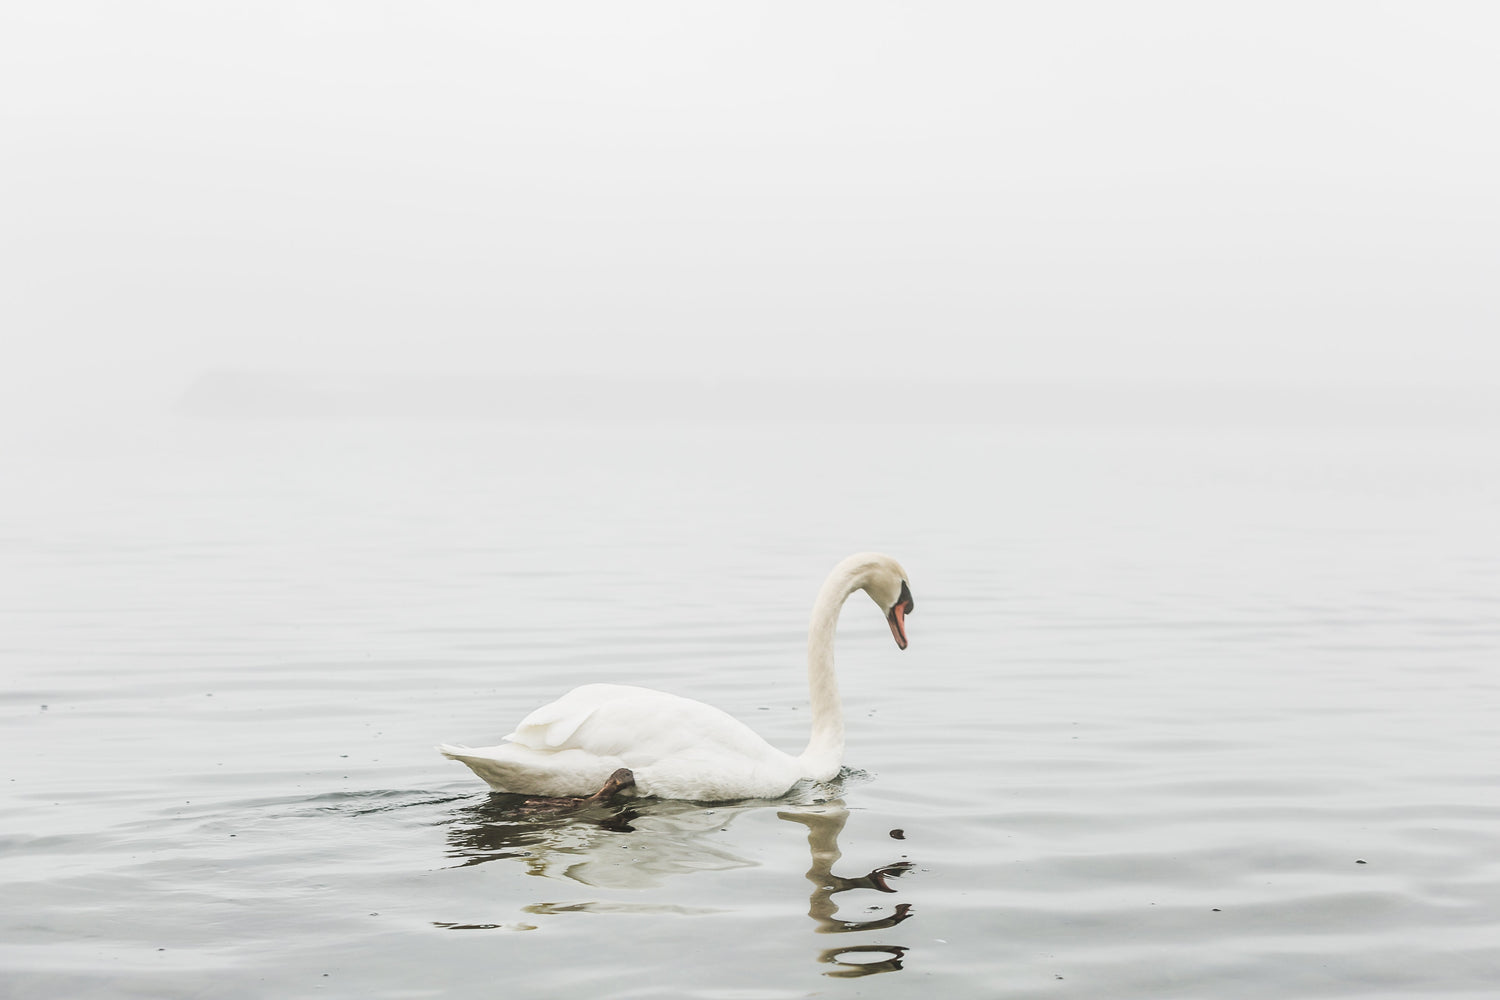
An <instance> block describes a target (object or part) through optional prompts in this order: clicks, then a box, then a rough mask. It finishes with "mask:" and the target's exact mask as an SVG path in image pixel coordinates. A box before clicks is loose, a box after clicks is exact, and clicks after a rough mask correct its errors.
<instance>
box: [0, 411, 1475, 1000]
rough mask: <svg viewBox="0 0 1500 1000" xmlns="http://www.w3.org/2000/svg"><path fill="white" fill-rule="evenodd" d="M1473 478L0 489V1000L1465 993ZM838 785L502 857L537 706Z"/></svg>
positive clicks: (304, 479) (506, 456)
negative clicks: (910, 600) (771, 754)
mask: <svg viewBox="0 0 1500 1000" xmlns="http://www.w3.org/2000/svg"><path fill="white" fill-rule="evenodd" d="M1494 431H1495V428H1494V426H1493V425H1492V424H1488V425H1463V424H1459V423H1456V422H1452V421H1450V422H1446V423H1445V422H1441V421H1440V422H1438V424H1436V425H1432V426H1417V425H1415V424H1413V425H1411V426H1405V425H1401V424H1399V423H1396V424H1392V423H1391V422H1389V421H1386V422H1373V423H1368V424H1364V425H1360V424H1357V423H1356V424H1355V425H1347V424H1346V425H1340V424H1338V423H1336V422H1335V423H1328V422H1325V423H1322V424H1318V423H1316V422H1313V423H1311V424H1307V423H1297V422H1295V421H1293V422H1291V423H1280V424H1278V425H1276V426H1250V425H1244V424H1235V423H1233V422H1229V423H1224V422H1219V423H1216V424H1213V425H1210V426H1202V427H1182V426H1175V427H1174V426H1163V425H1161V424H1160V423H1154V422H1150V421H1148V422H1145V423H1139V422H1138V423H1136V424H1127V425H1125V426H1111V425H1110V424H1109V423H1108V422H1107V421H1103V420H1100V421H1096V422H1089V421H1083V422H1078V423H1074V424H1072V425H1065V424H1064V423H1061V422H1056V421H1053V422H1049V423H1047V424H1046V425H1043V426H1028V425H1026V424H1024V423H1017V422H1010V423H1003V424H995V425H966V426H945V425H927V426H920V425H915V424H913V425H908V426H901V425H898V424H896V423H894V422H877V423H873V424H837V425H836V424H810V425H806V426H800V427H799V426H791V425H764V424H756V423H752V422H743V423H726V424H719V425H715V426H709V427H702V428H697V429H690V428H687V427H672V426H664V425H661V424H652V423H642V424H629V423H627V424H617V425H612V426H611V425H599V424H591V425H580V426H567V425H563V424H548V425H545V426H529V427H528V426H524V425H516V424H511V423H505V422H484V421H471V422H466V421H434V422H422V421H420V420H405V421H386V422H382V421H379V420H371V419H361V420H354V421H348V422H339V421H316V420H309V421H289V422H275V421H234V420H225V421H215V420H202V419H191V418H187V417H174V418H171V419H167V420H164V421H161V422H154V423H151V424H143V425H140V426H124V427H116V428H113V429H111V430H109V431H107V432H105V431H99V432H95V433H90V434H81V433H77V432H59V433H57V434H53V435H51V436H50V437H49V438H48V440H47V444H46V446H45V447H30V448H22V447H16V448H12V449H11V458H12V461H11V471H10V474H9V475H8V476H7V479H8V485H7V486H6V487H5V490H4V496H3V509H0V513H3V517H4V520H3V538H0V556H3V565H4V567H5V569H4V573H3V585H4V601H3V606H4V609H5V611H4V618H3V633H0V656H3V669H4V679H5V685H4V692H3V695H0V713H3V714H0V759H3V760H4V768H3V778H4V781H3V784H0V789H3V798H0V808H3V812H4V816H5V819H4V825H3V840H0V843H3V853H0V896H3V898H4V900H5V906H4V909H3V915H0V985H3V991H0V992H3V993H4V995H6V996H10V997H26V998H29V997H38V998H39V997H56V996H69V997H123V996H139V997H152V998H168V997H197V996H214V997H261V996H280V997H302V996H347V997H422V996H451V995H473V994H477V993H479V992H481V991H496V992H502V993H504V995H507V996H545V997H582V996H587V997H673V996H682V997H706V998H757V997H800V996H811V995H818V996H845V995H862V996H903V997H904V996H913V995H918V991H920V995H931V996H984V997H1099V996H1110V997H1153V998H1156V997H1205V996H1212V997H1216V998H1233V997H1255V998H1261V997H1267V996H1276V997H1377V996H1378V997H1431V996H1433V995H1444V996H1456V997H1461V996H1473V997H1480V996H1485V997H1489V996H1493V995H1494V991H1495V989H1496V988H1497V984H1500V946H1497V944H1496V942H1497V941H1500V847H1497V845H1500V778H1497V774H1496V766H1497V762H1500V745H1497V744H1500V737H1497V735H1496V731H1497V726H1496V724H1495V720H1496V718H1497V717H1500V711H1497V710H1500V681H1497V673H1496V663H1497V657H1496V653H1497V651H1500V599H1497V591H1496V581H1497V578H1500V533H1497V532H1496V531H1495V524H1494V512H1495V511H1496V509H1500V468H1497V464H1496V459H1495V456H1496V454H1497V452H1496V450H1495V448H1494V443H1495V433H1494ZM866 548H878V549H881V550H884V551H888V552H890V553H891V554H893V555H895V556H896V557H897V558H899V559H900V560H901V561H902V562H903V563H904V564H905V565H906V567H907V569H908V571H909V572H910V573H911V582H912V589H913V593H914V595H915V597H916V602H917V610H916V613H915V614H914V615H913V616H912V618H911V620H910V623H909V624H910V634H911V648H910V649H908V650H907V651H906V652H904V653H903V652H899V651H897V650H896V649H895V648H894V645H893V644H892V643H891V641H890V636H889V633H888V632H887V630H886V628H885V626H884V624H883V622H882V621H881V620H880V618H879V617H878V613H877V612H876V610H875V609H874V608H873V606H870V605H869V604H868V602H866V601H864V600H863V599H862V598H859V597H856V599H855V600H854V601H851V603H850V604H849V606H848V607H847V608H846V610H845V614H844V618H843V622H842V627H841V631H840V639H839V643H840V645H839V658H838V662H839V667H840V678H841V682H842V687H843V691H844V697H845V702H846V712H847V716H848V719H847V721H848V728H849V750H848V755H847V760H848V763H849V765H850V768H851V770H850V771H849V773H848V774H847V775H846V776H845V778H844V779H843V780H842V781H840V782H838V783H836V784H835V785H833V786H830V787H817V788H803V789H799V790H798V791H797V792H796V793H795V794H794V795H793V796H791V797H790V798H788V799H787V800H785V801H782V802H751V803H735V804H727V805H713V806H701V805H690V804H682V803H649V802H648V803H636V804H633V805H631V806H629V807H628V808H626V807H621V808H615V809H608V810H601V811H598V812H594V813H589V814H586V815H581V816H576V817H567V816H549V815H533V814H526V813H521V812H518V811H517V810H516V808H515V806H516V803H515V802H514V800H511V799H507V798H506V797H501V796H495V797H492V796H490V795H488V794H487V793H486V790H485V789H484V787H483V786H482V785H481V784H480V783H479V782H477V780H475V779H474V778H473V777H472V776H471V775H470V774H469V772H468V771H467V770H466V769H464V768H463V767H462V766H461V765H459V764H456V763H453V762H449V761H446V760H444V759H442V758H441V757H439V756H438V755H437V754H436V753H435V752H434V751H433V750H432V749H431V748H432V745H433V744H434V743H437V742H439V741H442V740H455V741H462V742H469V743H475V744H480V743H484V742H488V741H491V740H493V739H494V738H495V737H497V736H499V735H500V734H501V733H503V732H505V731H507V729H508V727H509V725H510V724H511V723H512V722H514V721H515V720H517V719H518V718H519V717H520V716H521V715H522V714H524V713H525V712H526V711H528V710H529V709H530V708H532V707H534V706H535V705H536V704H538V703H540V702H542V701H544V700H546V699H548V698H550V697H552V696H554V695H556V694H557V693H560V692H561V691H563V690H565V689H566V688H568V687H569V686H571V685H573V684H576V683H580V682H584V681H589V680H609V681H622V682H630V683H640V684H647V685H651V686H658V687H663V688H667V689H670V690H675V691H679V692H681V693H685V694H689V695H692V696H695V697H699V698H702V699H704V700H707V701H711V702H713V703H715V704H718V705H720V706H722V707H724V708H725V709H727V710H729V711H730V712H732V713H734V714H736V715H738V716H739V717H741V718H743V719H745V720H746V721H748V722H750V723H751V724H752V725H754V726H755V727H756V728H757V729H758V730H760V731H761V732H762V733H764V734H765V735H766V736H767V737H768V738H769V739H771V740H772V742H775V743H777V744H779V745H781V746H783V747H786V748H789V749H796V748H798V747H800V745H801V743H802V741H803V740H805V738H806V725H807V719H806V708H805V705H804V699H805V695H806V692H805V689H804V687H803V678H802V673H801V671H802V666H801V664H802V644H803V642H804V638H805V633H804V629H805V624H806V618H807V614H808V611H809V609H810V606H811V602H812V598H813V595H814V594H815V592H816V589H817V586H818V584H819V583H820V582H821V579H822V577H823V575H824V574H825V573H826V571H827V569H828V568H829V567H831V566H832V564H833V563H834V562H835V561H836V560H837V559H839V558H840V557H841V556H843V555H845V554H847V553H848V552H851V551H855V550H859V549H866Z"/></svg>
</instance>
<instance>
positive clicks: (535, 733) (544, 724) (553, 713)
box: [502, 684, 672, 750]
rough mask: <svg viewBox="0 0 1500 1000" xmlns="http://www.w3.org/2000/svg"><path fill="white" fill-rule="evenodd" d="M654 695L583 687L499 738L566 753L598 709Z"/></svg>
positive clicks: (625, 686)
mask: <svg viewBox="0 0 1500 1000" xmlns="http://www.w3.org/2000/svg"><path fill="white" fill-rule="evenodd" d="M654 694H662V692H660V691H652V690H651V689H649V688H640V687H632V686H631V685H628V684H585V685H584V686H583V687H577V688H574V689H573V690H571V691H569V692H568V693H567V694H565V695H563V696H562V697H561V698H559V699H557V700H556V701H553V702H548V703H547V704H545V705H543V706H542V707H541V708H539V709H537V710H536V711H534V712H532V713H531V714H530V715H528V716H526V718H524V719H522V720H521V722H520V724H519V725H517V726H516V728H515V731H514V732H512V733H507V734H506V735H505V736H504V737H502V738H503V739H505V740H506V741H508V742H510V743H519V744H521V745H522V746H524V747H530V748H531V749H533V750H562V749H566V748H568V747H569V746H570V744H569V740H571V739H572V738H573V737H574V736H575V735H576V734H577V733H578V730H579V729H580V728H581V727H582V726H583V724H584V723H586V722H588V721H589V719H590V718H592V717H593V716H594V715H595V714H596V713H597V712H599V711H600V710H601V709H606V710H607V709H608V707H609V706H610V705H611V704H616V705H617V704H619V703H620V702H622V701H625V700H636V699H638V698H639V697H640V696H641V695H654ZM667 697H672V696H670V695H668V696H667ZM572 745H576V744H572ZM580 749H587V748H584V747H580Z"/></svg>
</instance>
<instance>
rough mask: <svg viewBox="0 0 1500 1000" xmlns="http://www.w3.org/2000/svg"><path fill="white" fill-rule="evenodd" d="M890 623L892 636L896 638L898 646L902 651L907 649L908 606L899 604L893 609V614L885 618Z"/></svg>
mask: <svg viewBox="0 0 1500 1000" xmlns="http://www.w3.org/2000/svg"><path fill="white" fill-rule="evenodd" d="M885 620H886V621H887V622H888V623H890V626H891V635H893V636H895V637H896V645H897V646H898V647H900V648H901V649H905V648H906V605H905V604H898V605H896V606H895V607H894V608H892V609H891V613H890V614H888V615H886V616H885Z"/></svg>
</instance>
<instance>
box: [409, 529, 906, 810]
mask: <svg viewBox="0 0 1500 1000" xmlns="http://www.w3.org/2000/svg"><path fill="white" fill-rule="evenodd" d="M856 590H863V591H864V592H865V593H867V594H869V595H870V598H871V599H872V600H874V602H875V604H876V605H877V606H878V607H879V608H880V610H881V612H882V613H884V615H885V617H886V622H887V623H888V624H889V625H890V627H891V635H892V636H894V637H895V640H896V645H897V646H898V647H899V648H901V649H905V648H906V616H907V615H909V614H911V611H912V608H913V606H914V602H913V601H912V597H911V588H910V587H909V586H908V584H907V582H906V571H905V570H903V569H902V568H901V564H900V563H898V562H896V560H894V559H892V558H891V557H890V556H887V555H882V554H880V553H878V552H860V553H856V554H855V555H852V556H849V557H848V558H847V559H844V560H843V561H842V562H840V563H839V564H838V565H837V566H835V567H834V568H833V572H831V573H829V575H828V579H827V580H825V581H824V582H823V586H822V588H821V589H820V590H819V591H818V598H817V601H816V602H814V604H813V613H812V624H811V625H810V626H809V628H808V634H807V686H808V690H809V694H810V695H811V701H812V736H811V738H810V739H809V740H808V742H807V749H805V750H803V751H802V753H801V754H799V755H797V756H793V755H791V754H788V753H783V752H782V751H780V750H778V749H776V748H775V747H773V746H771V745H770V744H769V743H767V742H766V741H765V740H764V739H762V738H761V737H760V736H758V735H757V734H756V733H755V731H754V730H752V729H751V728H750V727H749V726H747V725H745V724H744V723H743V722H740V721H739V720H738V719H736V718H734V717H733V716H731V715H729V714H728V713H726V712H724V711H721V710H720V709H717V708H714V707H713V706H712V705H706V704H704V703H703V702H701V701H693V700H692V699H690V698H683V697H680V696H678V695H675V694H668V693H667V692H665V691H655V690H652V689H650V688H643V687H633V686H630V685H625V684H585V685H584V686H582V687H578V688H574V689H573V690H572V691H569V692H568V693H567V694H565V695H563V696H562V697H561V698H559V699H557V700H556V701H554V702H552V703H550V704H548V705H543V706H542V707H541V708H538V709H537V710H536V711H534V712H532V713H531V714H530V715H528V716H526V718H524V719H522V720H521V723H520V725H518V726H516V729H515V731H514V732H512V733H510V734H509V735H508V736H505V737H503V738H504V739H505V740H506V742H504V743H501V744H500V745H498V746H493V747H466V746H459V745H454V744H449V743H444V744H442V745H440V746H438V748H437V749H438V751H439V752H441V753H442V754H443V755H444V756H446V757H449V758H451V759H453V760H457V761H462V762H463V763H465V764H467V765H468V766H469V767H470V768H471V769H472V770H473V771H474V773H475V774H477V775H479V777H481V778H483V779H484V780H485V781H486V782H488V784H489V786H490V787H491V788H492V789H494V790H495V791H497V792H516V793H520V794H523V795H544V796H557V797H584V796H591V795H594V794H596V793H599V792H601V791H603V790H604V785H605V784H606V782H609V781H619V780H620V779H621V777H622V776H619V775H618V774H617V772H618V771H619V769H621V768H627V769H628V770H629V772H630V774H631V776H632V777H633V779H634V783H635V792H636V794H639V795H645V796H652V797H655V798H662V799H688V800H691V801H695V802H726V801H730V800H733V799H751V798H767V799H770V798H780V797H781V796H783V795H785V794H786V793H787V792H788V791H790V790H791V788H792V786H793V785H795V784H796V783H797V782H799V781H801V780H803V779H804V778H810V779H812V780H814V781H827V780H829V779H831V778H833V777H835V776H836V775H837V774H838V773H839V771H840V769H841V768H842V767H843V758H844V715H843V709H842V708H841V707H840V704H839V689H838V681H837V679H836V678H835V677H834V673H833V636H834V630H835V628H836V626H837V625H838V619H839V611H840V610H841V609H842V608H843V606H844V602H845V601H846V600H847V599H848V598H849V597H850V595H852V594H853V593H854V592H855V591H856Z"/></svg>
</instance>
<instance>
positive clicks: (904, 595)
mask: <svg viewBox="0 0 1500 1000" xmlns="http://www.w3.org/2000/svg"><path fill="white" fill-rule="evenodd" d="M896 603H897V604H898V605H900V604H904V605H906V610H905V611H904V612H903V614H908V615H909V614H911V610H912V608H915V607H916V606H917V602H916V601H913V600H912V599H911V588H910V587H908V586H907V585H906V581H905V580H902V581H901V596H900V597H898V598H896Z"/></svg>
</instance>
